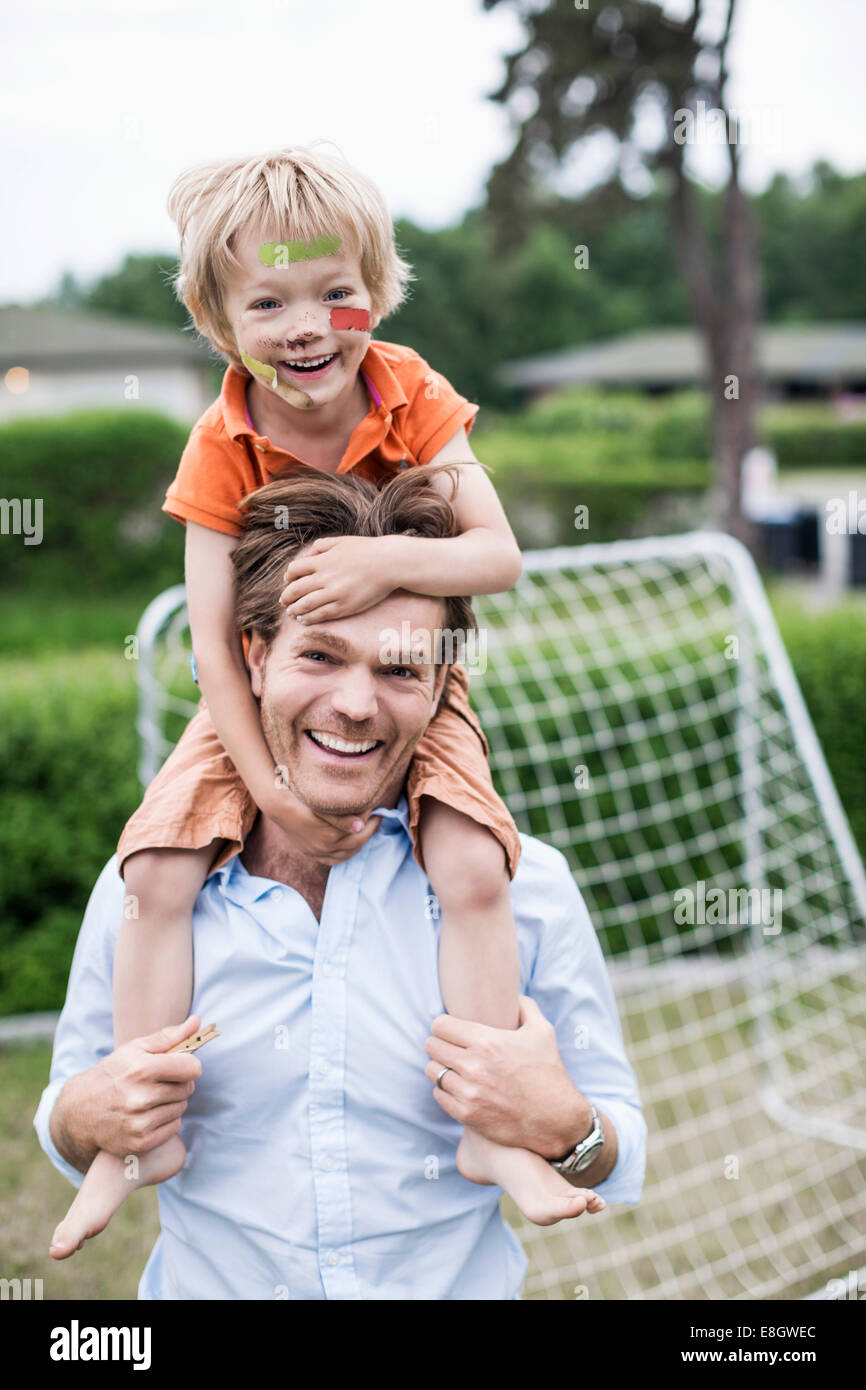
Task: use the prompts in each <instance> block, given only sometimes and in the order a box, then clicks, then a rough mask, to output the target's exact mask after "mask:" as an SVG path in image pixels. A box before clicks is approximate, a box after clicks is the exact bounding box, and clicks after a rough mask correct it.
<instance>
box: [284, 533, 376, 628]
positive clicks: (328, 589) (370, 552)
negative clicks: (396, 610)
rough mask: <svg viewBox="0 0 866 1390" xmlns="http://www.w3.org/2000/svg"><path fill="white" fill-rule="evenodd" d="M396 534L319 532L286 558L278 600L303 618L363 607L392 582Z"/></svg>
mask: <svg viewBox="0 0 866 1390" xmlns="http://www.w3.org/2000/svg"><path fill="white" fill-rule="evenodd" d="M400 539H402V538H401V537H397V536H323V537H322V538H321V539H320V540H317V541H315V542H314V543H313V544H312V545H310V546H306V547H305V548H304V550H303V551H302V553H301V554H300V555H298V556H296V558H295V559H294V560H293V561H292V563H291V564H290V565H289V567H288V569H287V570H286V587H285V589H284V590H283V592H282V593H281V594H280V603H281V604H283V606H284V607H285V608H286V609H287V610H288V612H289V613H290V614H291V616H292V617H293V618H297V619H298V620H299V621H300V622H303V623H322V622H329V621H330V620H332V619H333V618H348V617H349V616H350V615H351V614H353V613H363V612H364V611H365V609H367V608H372V607H373V606H374V604H377V603H381V601H382V599H383V598H387V597H388V595H389V594H390V593H391V592H392V591H393V590H394V589H395V588H397V587H399V585H398V580H397V579H396V578H395V577H394V574H393V565H392V564H389V560H391V559H392V557H395V556H396V555H397V554H398V546H395V545H394V542H395V541H399V540H400Z"/></svg>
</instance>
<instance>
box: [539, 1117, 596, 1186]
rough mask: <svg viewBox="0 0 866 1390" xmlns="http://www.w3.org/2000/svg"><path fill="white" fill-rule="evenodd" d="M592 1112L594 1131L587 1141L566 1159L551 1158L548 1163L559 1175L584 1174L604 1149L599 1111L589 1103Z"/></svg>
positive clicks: (590, 1133) (581, 1143) (575, 1148)
mask: <svg viewBox="0 0 866 1390" xmlns="http://www.w3.org/2000/svg"><path fill="white" fill-rule="evenodd" d="M589 1105H590V1109H591V1110H592V1129H591V1130H590V1131H589V1134H588V1135H587V1136H586V1138H585V1139H581V1141H580V1143H579V1144H576V1145H575V1147H574V1148H573V1149H572V1150H571V1152H570V1153H567V1154H566V1156H565V1158H549V1159H548V1160H547V1161H548V1163H549V1164H550V1166H551V1168H555V1169H556V1171H557V1172H558V1173H582V1172H583V1170H584V1168H588V1167H589V1165H590V1164H591V1163H592V1161H593V1159H594V1158H595V1157H596V1155H597V1153H598V1151H599V1149H601V1148H603V1147H604V1130H603V1129H602V1127H601V1120H600V1119H599V1118H598V1111H597V1110H596V1108H595V1106H594V1105H593V1103H592V1101H590V1102H589Z"/></svg>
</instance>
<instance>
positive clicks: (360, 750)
mask: <svg viewBox="0 0 866 1390" xmlns="http://www.w3.org/2000/svg"><path fill="white" fill-rule="evenodd" d="M304 733H305V734H306V736H307V738H308V739H309V740H310V742H311V743H314V744H315V745H316V747H317V748H321V749H323V751H324V752H326V753H331V754H334V755H335V756H336V757H339V758H347V759H351V760H353V761H356V762H357V761H358V759H360V758H367V757H369V756H370V754H371V753H375V752H376V751H377V750H378V749H379V748H381V747H382V742H383V740H382V739H380V738H365V739H345V738H339V737H338V736H337V735H336V734H329V733H327V732H326V731H325V730H323V729H316V730H315V731H314V730H312V729H305V730H304Z"/></svg>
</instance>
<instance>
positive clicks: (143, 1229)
mask: <svg viewBox="0 0 866 1390" xmlns="http://www.w3.org/2000/svg"><path fill="white" fill-rule="evenodd" d="M50 1065H51V1048H50V1047H49V1046H48V1045H47V1044H42V1043H39V1044H34V1045H32V1046H22V1047H5V1048H3V1049H2V1050H0V1205H2V1208H3V1223H2V1229H0V1277H3V1278H6V1279H28V1278H29V1279H41V1280H42V1284H43V1298H45V1299H67V1298H73V1299H78V1298H81V1299H135V1298H136V1296H137V1290H138V1281H139V1279H140V1277H141V1273H142V1270H143V1269H144V1266H145V1264H146V1262H147V1258H148V1256H149V1254H150V1251H151V1249H152V1248H153V1243H154V1241H155V1240H156V1237H157V1235H158V1234H159V1219H158V1215H157V1197H156V1192H155V1191H154V1190H152V1189H144V1190H142V1191H139V1192H135V1193H133V1194H132V1195H131V1196H130V1198H129V1199H128V1200H127V1201H126V1202H124V1204H123V1206H122V1207H121V1209H120V1211H119V1212H118V1213H117V1215H116V1216H115V1218H114V1220H113V1221H112V1223H111V1225H110V1226H109V1228H108V1230H107V1231H104V1232H103V1234H102V1235H101V1236H100V1237H99V1239H98V1240H94V1241H90V1242H89V1243H88V1244H87V1245H86V1246H85V1248H84V1250H82V1251H81V1252H80V1253H79V1254H77V1255H74V1256H73V1257H72V1258H71V1259H70V1260H64V1261H56V1260H52V1259H51V1258H50V1256H49V1254H48V1243H49V1240H50V1238H51V1232H52V1231H53V1229H54V1227H55V1225H56V1224H57V1222H58V1221H59V1220H60V1219H61V1217H62V1216H63V1214H64V1212H65V1211H66V1208H67V1207H68V1205H69V1203H70V1201H71V1200H72V1198H73V1197H74V1195H75V1190H74V1188H73V1187H72V1185H71V1184H70V1183H68V1182H67V1181H66V1179H65V1178H64V1177H61V1175H60V1174H59V1173H58V1172H57V1170H56V1169H55V1168H54V1167H53V1165H52V1164H51V1163H50V1161H49V1160H48V1159H47V1158H46V1157H45V1155H44V1154H43V1152H42V1150H41V1149H40V1147H39V1142H38V1140H37V1138H36V1131H35V1130H34V1128H33V1116H34V1115H35V1113H36V1108H37V1106H38V1104H39V1097H40V1095H41V1094H42V1089H43V1087H44V1086H45V1084H46V1082H47V1080H48V1072H49V1068H50Z"/></svg>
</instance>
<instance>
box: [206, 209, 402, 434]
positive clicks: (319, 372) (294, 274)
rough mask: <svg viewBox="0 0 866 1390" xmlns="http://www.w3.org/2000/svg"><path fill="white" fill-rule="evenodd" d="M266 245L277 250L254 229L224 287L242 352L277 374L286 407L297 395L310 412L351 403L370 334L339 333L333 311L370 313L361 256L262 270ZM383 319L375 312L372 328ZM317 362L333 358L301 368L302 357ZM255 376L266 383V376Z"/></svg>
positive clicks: (344, 253)
mask: <svg viewBox="0 0 866 1390" xmlns="http://www.w3.org/2000/svg"><path fill="white" fill-rule="evenodd" d="M323 235H324V233H323ZM334 235H338V233H336V232H335V233H334ZM268 245H271V246H272V245H274V238H273V237H272V236H271V235H270V234H268V233H267V232H266V231H263V230H260V229H250V230H248V231H247V232H246V233H245V234H244V235H243V236H242V237H240V238H238V241H237V244H236V245H235V247H234V248H233V249H234V254H235V256H236V257H237V259H238V261H239V262H240V265H241V269H240V271H238V272H237V273H236V275H235V276H234V277H233V279H232V281H231V282H230V284H229V285H228V286H227V287H226V290H225V292H224V295H223V307H224V309H225V313H226V316H227V318H228V320H229V322H230V324H231V326H232V331H233V333H234V336H235V340H236V342H237V344H238V347H239V348H240V350H241V352H243V353H246V355H247V356H248V357H249V358H251V359H254V360H255V362H257V363H260V364H263V365H264V367H265V369H266V371H267V372H268V373H269V372H270V370H271V369H275V370H276V385H277V387H280V388H282V390H278V391H277V394H278V395H280V397H281V399H283V400H286V401H287V402H291V401H292V399H293V389H294V391H302V392H303V393H304V394H305V396H306V397H307V398H308V401H309V405H308V406H306V407H305V410H315V409H317V408H319V407H321V406H323V405H327V404H330V403H332V402H334V401H337V400H340V399H342V398H344V397H345V398H346V399H347V400H348V399H349V398H350V397H351V395H352V393H353V391H354V389H355V386H356V383H357V379H358V369H359V367H360V365H361V363H362V361H363V360H364V356H365V355H366V352H367V349H368V347H369V345H370V333H369V332H362V331H360V330H359V329H356V328H347V329H335V328H333V327H332V326H331V321H330V315H331V310H332V309H336V308H346V309H367V310H370V311H372V299H371V296H370V292H369V290H368V289H367V287H366V285H365V284H364V281H363V279H362V276H361V267H360V263H359V260H358V257H357V256H356V255H355V254H354V253H352V252H351V250H350V249H349V248H346V249H342V248H341V250H340V252H339V253H337V254H336V255H327V256H321V255H317V256H315V257H313V258H312V259H306V260H296V261H291V262H290V263H289V264H288V265H264V264H263V263H262V261H261V260H260V258H259V251H260V249H261V248H262V247H263V246H268ZM378 321H379V320H378V319H377V318H376V317H375V315H373V314H372V312H371V317H370V324H371V329H372V328H375V326H376V324H377V323H378ZM320 357H329V358H330V359H331V360H329V361H328V362H326V363H325V364H324V365H323V366H322V367H320V368H316V369H314V370H309V369H306V370H305V369H304V368H303V367H301V366H298V365H297V362H298V359H301V358H305V359H307V360H309V359H316V358H320ZM293 362H294V363H295V364H296V365H294V366H293V365H292V363H293ZM247 365H248V366H249V364H247ZM250 370H251V371H253V368H250ZM253 375H254V377H255V378H256V379H258V380H265V381H266V378H265V377H263V376H262V374H261V373H256V372H255V371H253ZM295 403H296V404H298V402H295Z"/></svg>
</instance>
